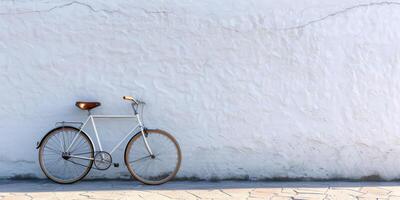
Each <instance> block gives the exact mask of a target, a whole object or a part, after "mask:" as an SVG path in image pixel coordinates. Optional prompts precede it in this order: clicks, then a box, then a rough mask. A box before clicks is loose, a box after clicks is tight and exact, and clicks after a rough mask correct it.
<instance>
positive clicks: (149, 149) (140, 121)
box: [136, 114, 154, 157]
mask: <svg viewBox="0 0 400 200" xmlns="http://www.w3.org/2000/svg"><path fill="white" fill-rule="evenodd" d="M136 117H137V120H138V122H139V126H140V132H141V133H142V136H143V142H144V144H145V146H146V149H147V152H149V154H150V156H151V157H153V156H154V154H153V152H152V151H151V148H150V145H149V143H148V142H147V139H146V137H147V134H146V133H145V128H144V126H143V123H142V120H141V119H140V116H139V115H138V114H136Z"/></svg>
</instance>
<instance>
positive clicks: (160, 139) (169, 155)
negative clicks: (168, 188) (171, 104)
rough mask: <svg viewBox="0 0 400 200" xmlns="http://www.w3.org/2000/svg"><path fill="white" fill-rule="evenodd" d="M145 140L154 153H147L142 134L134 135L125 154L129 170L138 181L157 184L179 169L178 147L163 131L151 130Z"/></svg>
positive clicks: (170, 176)
mask: <svg viewBox="0 0 400 200" xmlns="http://www.w3.org/2000/svg"><path fill="white" fill-rule="evenodd" d="M146 140H147V142H148V144H149V146H150V148H151V150H152V152H153V153H154V154H153V156H154V157H153V156H150V155H148V152H147V149H146V145H145V142H144V140H143V136H142V135H138V136H136V138H135V139H134V140H133V141H134V144H130V145H129V146H128V147H129V148H128V151H129V153H128V154H127V155H126V156H127V158H126V159H127V160H128V163H129V165H128V169H129V171H130V172H131V173H132V174H133V175H134V176H135V177H136V178H138V179H139V180H140V181H143V182H145V183H148V184H159V183H163V182H164V181H166V180H168V179H170V178H172V176H173V175H174V174H175V173H176V172H177V169H179V164H180V152H179V149H178V148H179V147H178V146H177V144H176V143H174V141H172V140H171V139H170V138H169V137H168V136H167V135H165V134H164V133H163V132H157V131H152V132H150V133H149V134H148V137H146Z"/></svg>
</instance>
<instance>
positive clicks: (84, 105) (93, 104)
mask: <svg viewBox="0 0 400 200" xmlns="http://www.w3.org/2000/svg"><path fill="white" fill-rule="evenodd" d="M75 105H76V107H78V108H80V109H81V110H91V109H93V108H96V107H98V106H100V105H101V103H100V102H88V101H77V102H76V103H75Z"/></svg>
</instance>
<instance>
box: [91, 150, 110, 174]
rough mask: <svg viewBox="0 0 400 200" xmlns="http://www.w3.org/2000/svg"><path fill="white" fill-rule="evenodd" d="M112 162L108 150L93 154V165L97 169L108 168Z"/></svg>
mask: <svg viewBox="0 0 400 200" xmlns="http://www.w3.org/2000/svg"><path fill="white" fill-rule="evenodd" d="M111 164H112V157H111V155H110V154H109V153H108V152H105V151H99V152H97V153H96V155H95V156H94V166H95V167H96V168H95V169H98V170H106V169H108V168H110V166H111Z"/></svg>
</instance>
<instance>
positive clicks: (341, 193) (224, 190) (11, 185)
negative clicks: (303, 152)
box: [0, 181, 400, 200]
mask: <svg viewBox="0 0 400 200" xmlns="http://www.w3.org/2000/svg"><path fill="white" fill-rule="evenodd" d="M53 199H55V200H87V199H94V200H96V199H98V200H107V199H118V200H135V199H144V200H147V199H149V200H150V199H151V200H153V199H156V200H167V199H168V200H170V199H177V200H179V199H181V200H183V199H184V200H197V199H217V200H218V199H221V200H225V199H238V200H241V199H243V200H245V199H246V200H258V199H264V200H265V199H271V200H276V199H278V200H279V199H291V200H295V199H303V200H317V199H320V200H347V199H359V200H362V199H365V200H367V199H368V200H369V199H374V200H377V199H379V200H400V183H397V182H390V183H387V182H382V183H362V182H355V183H353V182H351V183H349V182H322V183H321V182H250V181H249V182H232V181H230V182H216V183H214V182H173V183H168V184H164V185H160V186H145V185H141V184H131V183H127V182H122V181H113V182H105V183H103V182H81V183H78V184H74V185H69V186H65V185H57V184H51V183H49V182H39V183H37V182H33V181H32V182H29V181H25V182H17V181H15V182H13V181H11V182H7V184H2V183H1V182H0V200H53Z"/></svg>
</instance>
